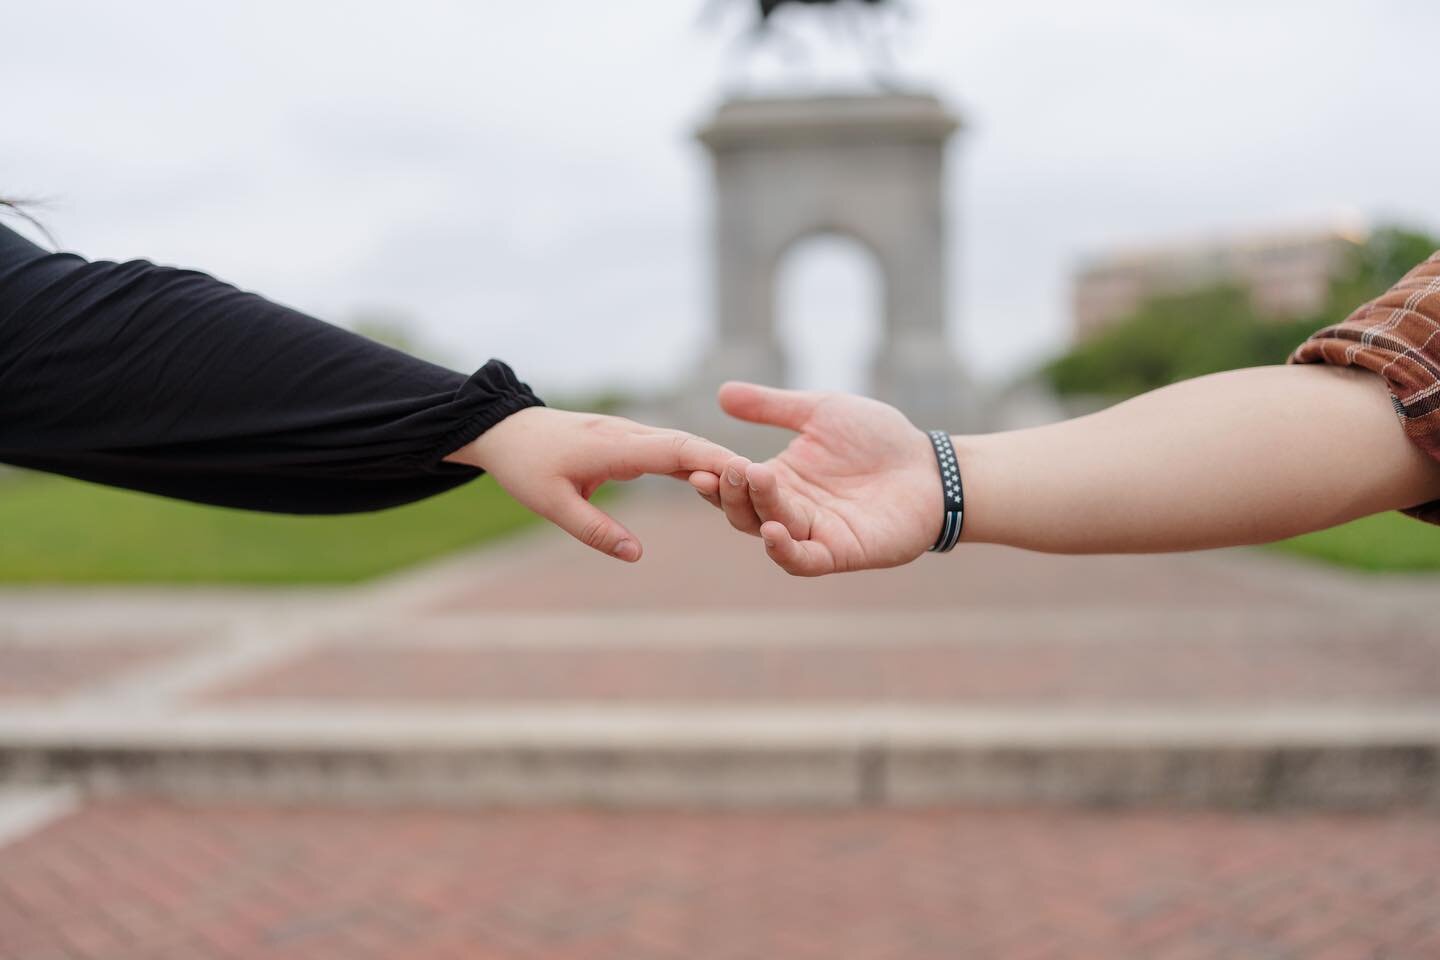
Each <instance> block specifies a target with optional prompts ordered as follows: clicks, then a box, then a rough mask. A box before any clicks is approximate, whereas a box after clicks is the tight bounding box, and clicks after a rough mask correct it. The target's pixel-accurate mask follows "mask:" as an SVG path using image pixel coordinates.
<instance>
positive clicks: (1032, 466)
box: [955, 365, 1440, 553]
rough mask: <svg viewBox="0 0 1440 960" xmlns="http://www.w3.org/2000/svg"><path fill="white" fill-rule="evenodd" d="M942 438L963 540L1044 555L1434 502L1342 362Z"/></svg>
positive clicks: (1204, 543)
mask: <svg viewBox="0 0 1440 960" xmlns="http://www.w3.org/2000/svg"><path fill="white" fill-rule="evenodd" d="M955 444H956V452H957V455H958V456H959V459H960V463H961V469H962V473H963V476H964V479H965V488H966V501H967V503H966V506H967V510H966V514H967V516H966V530H965V538H966V539H967V540H972V541H980V542H988V543H1004V544H1009V545H1012V546H1017V547H1025V548H1027V549H1031V550H1044V551H1049V552H1054V553H1135V552H1158V551H1165V550H1192V549H1201V548H1205V547H1219V546H1230V545H1235V544H1250V543H1264V542H1268V541H1272V540H1280V539H1283V538H1285V537H1290V536H1294V535H1296V534H1300V533H1306V532H1308V531H1311V530H1318V529H1322V528H1325V527H1330V526H1334V525H1336V524H1339V523H1344V522H1345V521H1347V520H1353V519H1355V518H1357V517H1362V516H1366V515H1368V514H1372V513H1379V512H1381V511H1385V510H1393V509H1397V508H1402V507H1409V506H1415V505H1417V504H1421V503H1425V502H1427V501H1430V500H1434V499H1437V498H1440V463H1437V462H1436V461H1434V460H1432V459H1431V458H1430V457H1428V456H1427V455H1426V454H1425V453H1424V452H1423V451H1421V450H1420V449H1419V448H1418V447H1417V446H1415V444H1414V443H1412V442H1411V441H1410V440H1409V438H1408V437H1406V436H1405V433H1404V431H1403V430H1402V429H1401V428H1400V423H1399V421H1398V420H1397V418H1396V416H1395V410H1394V407H1393V406H1392V404H1391V400H1390V394H1389V392H1388V391H1387V389H1386V386H1385V383H1384V381H1382V380H1381V379H1380V378H1379V377H1376V376H1374V375H1373V374H1370V373H1367V372H1364V371H1357V370H1354V369H1350V368H1337V367H1328V366H1313V365H1312V366H1290V367H1256V368H1252V369H1247V370H1234V371H1230V372H1228V373H1220V374H1215V375H1212V376H1208V377H1201V378H1199V379H1196V380H1190V381H1186V382H1184V383H1178V384H1175V385H1173V386H1170V387H1166V388H1164V389H1161V390H1156V391H1154V392H1152V393H1147V394H1145V395H1143V396H1140V397H1136V398H1135V399H1133V400H1130V401H1127V402H1125V403H1122V404H1119V405H1118V406H1115V407H1112V408H1110V409H1108V410H1104V411H1101V412H1100V413H1097V414H1093V415H1091V416H1088V417H1082V418H1080V419H1077V420H1071V421H1068V422H1065V423H1059V424H1054V425H1051V426H1046V427H1039V428H1036V429H1032V430H1020V431H1014V432H1010V433H998V434H990V435H984V436H973V437H957V438H955Z"/></svg>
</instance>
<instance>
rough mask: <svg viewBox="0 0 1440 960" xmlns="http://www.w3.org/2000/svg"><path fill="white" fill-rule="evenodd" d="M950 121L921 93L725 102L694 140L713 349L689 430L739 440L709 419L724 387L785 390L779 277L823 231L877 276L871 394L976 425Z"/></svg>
mask: <svg viewBox="0 0 1440 960" xmlns="http://www.w3.org/2000/svg"><path fill="white" fill-rule="evenodd" d="M957 126H958V124H957V122H956V120H955V118H954V117H952V116H951V115H950V114H949V113H948V112H947V111H946V110H945V108H944V107H943V106H942V105H941V104H940V102H939V101H938V100H937V99H936V98H935V97H933V96H929V95H922V94H904V95H898V94H884V95H874V96H823V97H798V98H797V97H786V98H766V99H743V100H731V101H729V102H726V103H724V104H722V105H721V106H720V108H719V109H718V110H717V111H716V113H715V115H714V116H713V117H712V118H711V120H710V121H709V122H708V123H707V124H706V125H705V126H704V127H703V128H702V129H701V130H700V131H699V134H698V137H699V140H700V142H701V143H702V144H704V145H705V147H706V149H707V150H708V151H709V153H710V156H711V160H712V166H713V171H714V197H715V208H714V213H713V217H714V220H713V234H712V244H713V248H712V255H713V273H712V282H713V283H714V301H713V309H714V341H713V343H712V345H711V347H710V349H709V353H708V355H707V357H706V359H705V361H704V363H703V364H702V366H701V369H700V371H699V374H698V375H697V377H696V378H695V381H694V383H693V385H692V387H691V388H690V391H689V393H690V395H689V397H688V400H687V403H686V413H687V420H688V421H689V423H690V425H691V426H692V427H693V428H695V429H697V430H703V431H706V432H709V433H712V434H717V433H718V434H719V436H720V437H723V436H737V433H736V432H734V431H727V430H726V429H725V425H724V424H723V423H722V422H721V421H720V420H719V419H718V418H717V416H716V414H715V413H714V400H713V397H714V390H715V387H716V386H718V385H719V384H720V383H721V382H723V381H724V380H726V379H732V378H733V379H747V380H756V381H759V382H764V383H774V384H783V383H784V373H785V362H784V358H783V356H782V355H781V351H780V347H779V343H778V340H777V338H776V333H775V316H774V300H775V272H776V268H777V265H778V264H779V262H780V260H781V258H782V257H783V256H784V254H785V251H786V250H787V249H788V248H789V246H790V245H791V244H793V243H795V242H797V241H798V240H801V239H803V238H805V237H806V236H809V235H813V234H818V233H840V234H845V235H848V236H851V237H853V238H855V239H856V240H858V241H860V242H861V243H862V244H864V245H865V246H866V247H868V248H869V249H870V251H871V252H872V253H873V254H874V255H875V257H876V259H877V261H878V262H879V265H880V271H881V274H882V276H883V277H884V281H885V297H884V310H885V316H884V321H883V324H884V326H883V331H882V337H881V344H882V345H881V348H880V352H879V355H878V356H877V357H876V360H875V364H874V368H873V370H874V383H873V384H872V386H871V393H872V394H873V395H874V396H877V397H879V398H881V399H883V400H886V401H887V402H890V403H894V404H895V405H896V406H898V407H900V408H901V409H902V410H904V411H905V412H906V413H907V414H908V415H910V416H911V418H912V419H914V420H915V421H916V422H917V423H919V424H922V425H927V426H929V425H935V426H948V427H950V428H952V429H959V428H962V427H964V426H966V425H968V424H969V423H971V419H972V418H971V415H970V413H971V412H970V411H969V410H968V409H967V407H966V400H967V397H968V391H966V390H965V388H964V382H963V379H962V375H961V371H960V369H959V365H958V364H957V363H956V362H955V360H954V358H953V356H952V354H951V351H950V348H949V345H948V344H947V342H946V319H947V305H946V296H945V290H946V272H947V270H946V268H947V258H946V239H947V237H946V225H945V217H946V208H945V189H944V186H945V185H944V156H945V144H946V142H947V141H948V140H949V138H950V135H951V134H952V133H953V132H954V131H955V129H956V128H957ZM717 438H719V437H717Z"/></svg>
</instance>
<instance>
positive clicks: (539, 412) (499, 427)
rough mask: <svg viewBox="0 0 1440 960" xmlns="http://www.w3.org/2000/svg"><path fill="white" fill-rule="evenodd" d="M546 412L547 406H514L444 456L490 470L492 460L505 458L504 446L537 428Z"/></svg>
mask: <svg viewBox="0 0 1440 960" xmlns="http://www.w3.org/2000/svg"><path fill="white" fill-rule="evenodd" d="M549 412H551V411H550V408H549V407H525V408H524V409H521V410H517V411H515V412H514V413H512V414H510V415H509V416H508V417H505V418H504V419H503V420H501V421H499V422H498V423H496V424H495V425H494V426H492V427H491V428H490V429H488V430H486V431H485V432H484V433H482V434H480V436H478V437H476V438H475V439H474V440H471V441H470V442H469V443H467V444H465V446H463V447H461V448H460V449H459V450H456V451H455V452H454V453H452V454H450V455H449V456H448V457H446V458H445V459H446V460H447V461H449V462H451V463H463V464H465V465H466V466H470V467H478V468H480V469H481V470H485V471H487V472H490V471H492V470H493V468H494V466H495V465H496V464H503V463H504V462H505V461H506V459H507V457H506V454H505V451H506V450H507V449H509V448H511V447H513V446H514V444H515V443H516V442H518V441H519V440H520V439H521V438H523V437H526V436H529V435H531V434H532V431H534V430H536V429H538V426H539V422H540V421H541V420H542V419H543V418H544V416H545V415H546V414H547V413H549Z"/></svg>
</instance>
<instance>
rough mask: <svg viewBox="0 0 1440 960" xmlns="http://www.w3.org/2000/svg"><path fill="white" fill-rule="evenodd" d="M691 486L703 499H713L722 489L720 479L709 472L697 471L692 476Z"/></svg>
mask: <svg viewBox="0 0 1440 960" xmlns="http://www.w3.org/2000/svg"><path fill="white" fill-rule="evenodd" d="M690 486H692V487H694V488H695V489H696V491H698V492H699V494H700V495H701V496H702V497H713V496H714V495H715V493H716V491H718V490H719V489H720V478H719V477H718V476H716V475H715V474H713V473H711V472H710V471H709V470H696V471H695V472H694V473H692V474H690Z"/></svg>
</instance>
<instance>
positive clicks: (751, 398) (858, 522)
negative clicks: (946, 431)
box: [446, 383, 943, 577]
mask: <svg viewBox="0 0 1440 960" xmlns="http://www.w3.org/2000/svg"><path fill="white" fill-rule="evenodd" d="M720 406H721V407H722V408H723V409H724V410H725V412H726V413H728V414H730V415H731V416H733V417H737V418H739V419H741V420H748V421H750V422H752V423H762V424H768V425H771V426H777V427H784V428H786V429H789V430H793V431H795V432H796V433H797V436H796V437H795V438H794V439H793V440H792V441H791V442H790V445H789V446H788V447H787V448H786V449H785V450H784V452H782V453H781V454H780V455H779V456H777V457H775V458H773V459H772V460H768V461H766V462H764V463H751V462H750V461H749V460H746V459H745V458H743V457H739V456H736V455H735V454H734V453H732V452H731V451H729V450H727V449H725V448H724V447H722V446H719V445H718V444H715V443H711V442H710V441H708V440H704V439H701V438H699V437H696V436H693V435H691V434H688V433H684V432H681V431H678V430H666V429H660V428H656V427H648V426H645V425H643V424H639V423H635V422H633V421H629V420H625V419H622V418H619V417H609V416H601V415H598V414H582V413H572V412H569V411H564V410H553V409H549V408H545V407H532V408H529V409H526V410H521V411H520V412H519V413H515V414H512V415H511V416H509V417H507V418H506V419H505V420H502V421H501V422H500V423H499V424H497V425H495V426H494V427H492V428H491V429H490V430H488V431H486V432H485V433H484V434H482V435H481V436H480V437H478V438H477V439H475V440H474V441H472V442H471V443H470V444H467V445H466V446H465V447H462V448H461V449H460V450H457V451H456V452H455V453H454V454H452V455H451V456H450V457H447V458H446V459H448V460H451V461H454V462H458V463H466V464H470V465H472V466H477V467H481V468H483V469H485V470H486V471H487V472H489V473H490V474H491V475H492V476H493V477H494V478H495V480H496V481H497V482H498V483H499V484H500V485H501V486H502V487H504V488H505V489H506V490H507V491H508V492H509V493H510V495H511V496H513V497H515V499H516V500H518V501H519V502H520V503H521V504H523V505H524V506H526V507H527V508H529V509H530V510H533V511H534V512H536V513H538V514H540V515H541V516H543V517H545V518H546V519H548V520H550V521H552V522H553V523H555V524H556V525H557V526H559V527H561V528H562V529H564V530H565V531H566V532H567V533H569V534H570V535H571V536H573V537H575V538H576V539H577V540H580V541H581V542H582V543H584V544H586V545H587V546H590V547H593V548H595V549H596V550H599V551H600V552H602V553H605V554H609V555H611V556H614V557H618V558H619V559H621V560H625V561H627V562H634V561H636V560H639V559H640V555H641V552H642V548H641V545H640V540H639V538H637V537H636V536H635V535H634V534H632V533H631V532H630V531H628V530H627V529H626V528H625V527H624V526H623V525H621V524H620V523H619V522H618V521H617V520H615V519H614V518H613V517H611V516H609V515H608V514H606V513H605V512H604V511H602V510H601V509H600V508H598V507H596V506H595V505H594V504H592V503H590V502H589V501H590V497H591V495H592V494H594V492H595V491H596V490H597V489H598V488H599V487H600V486H601V485H602V484H603V483H605V482H606V481H607V480H633V479H635V478H637V477H639V476H642V475H645V474H661V475H666V476H671V477H675V478H677V479H682V480H688V481H689V483H690V484H691V486H693V487H694V488H695V489H696V490H697V491H698V492H699V493H700V495H701V496H702V497H704V498H705V499H706V500H707V501H709V502H710V503H711V504H713V505H714V506H716V507H718V508H720V509H721V510H723V511H724V513H725V516H726V518H727V519H728V520H729V521H730V523H731V525H732V526H734V527H735V528H736V529H737V530H740V531H742V532H744V533H748V534H751V535H756V536H759V537H760V538H761V539H762V540H763V541H764V543H765V550H766V553H767V554H769V556H770V558H771V559H772V560H774V561H775V563H776V564H778V565H779V566H780V567H782V568H783V569H785V570H786V571H787V572H789V573H792V574H795V575H798V576H807V577H813V576H820V575H822V574H826V573H838V572H842V571H849V570H865V569H870V568H875V567H893V566H898V565H900V564H903V563H908V562H910V561H911V560H914V559H915V558H916V557H918V556H919V555H920V554H922V553H924V552H925V550H926V549H927V548H928V547H929V546H930V545H931V544H932V543H934V542H935V539H936V536H937V534H938V532H939V529H940V524H941V520H942V516H943V510H942V494H941V485H940V481H939V474H938V472H937V468H936V461H935V454H934V452H933V450H932V448H931V445H930V441H929V439H928V438H927V437H926V435H925V434H924V433H923V432H922V431H921V430H919V429H918V428H916V427H915V426H914V425H913V424H911V423H910V421H909V420H907V419H906V418H905V416H904V415H903V414H902V413H900V411H898V410H896V409H895V408H894V407H891V406H888V405H886V404H884V403H881V402H879V401H877V400H870V399H866V398H864V397H856V396H848V395H845V394H832V393H810V392H804V391H795V390H778V389H774V388H771V387H761V386H757V385H754V384H746V383H728V384H726V385H725V386H724V387H722V388H721V390H720Z"/></svg>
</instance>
